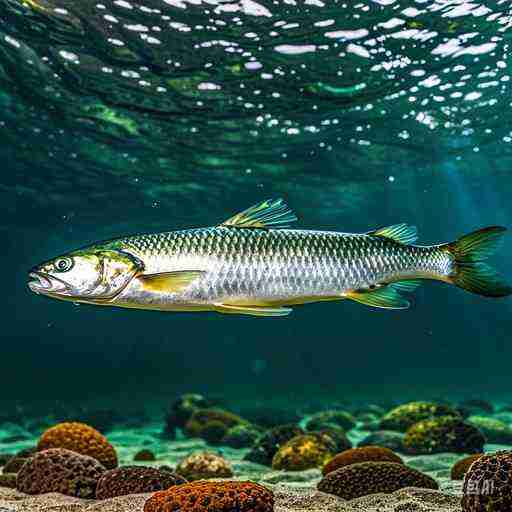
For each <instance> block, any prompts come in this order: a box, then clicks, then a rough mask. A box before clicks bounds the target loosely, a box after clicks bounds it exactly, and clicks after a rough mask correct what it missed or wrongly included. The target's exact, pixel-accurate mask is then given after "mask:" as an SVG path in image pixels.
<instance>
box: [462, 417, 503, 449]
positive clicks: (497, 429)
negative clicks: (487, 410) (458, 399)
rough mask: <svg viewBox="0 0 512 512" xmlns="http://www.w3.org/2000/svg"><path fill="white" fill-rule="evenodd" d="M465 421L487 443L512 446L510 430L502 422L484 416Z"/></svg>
mask: <svg viewBox="0 0 512 512" xmlns="http://www.w3.org/2000/svg"><path fill="white" fill-rule="evenodd" d="M466 421H467V422H468V423H469V424H471V425H473V426H475V427H476V428H478V430H480V432H482V434H483V435H484V436H485V439H486V441H487V442H488V443H496V444H512V428H511V427H509V426H508V425H507V424H506V423H504V422H503V421H500V420H498V419H495V418H489V417H486V416H470V417H469V418H468V419H467V420H466Z"/></svg>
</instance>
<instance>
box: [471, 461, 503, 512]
mask: <svg viewBox="0 0 512 512" xmlns="http://www.w3.org/2000/svg"><path fill="white" fill-rule="evenodd" d="M462 510H463V511H464V512H510V511H511V510H512V452H510V451H507V452H497V453H494V454H489V455H482V456H481V457H480V458H479V459H478V460H476V461H474V462H473V464H471V467H470V468H469V470H468V472H467V473H466V476H465V478H464V487H463V497H462Z"/></svg>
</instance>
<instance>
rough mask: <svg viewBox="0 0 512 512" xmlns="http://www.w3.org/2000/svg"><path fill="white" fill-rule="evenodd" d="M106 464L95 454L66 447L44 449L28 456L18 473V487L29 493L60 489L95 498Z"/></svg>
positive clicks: (63, 491)
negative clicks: (87, 453) (78, 451)
mask: <svg viewBox="0 0 512 512" xmlns="http://www.w3.org/2000/svg"><path fill="white" fill-rule="evenodd" d="M104 471H105V468H104V467H103V466H102V465H101V464H100V463H99V462H98V461H97V460H96V459H94V458H93V457H89V456H86V455H80V454H78V453H75V452H72V451H70V450H66V449H64V448H50V449H48V450H43V451H41V452H39V453H38V454H36V455H34V457H32V458H31V459H28V461H27V463H26V464H24V465H23V467H22V468H21V470H20V471H19V473H18V477H17V489H18V490H19V491H21V492H24V493H27V494H43V493H48V492H60V493H62V494H66V495H68V496H76V497H80V498H94V496H95V490H96V484H97V482H98V479H99V478H100V476H101V474H102V473H103V472H104Z"/></svg>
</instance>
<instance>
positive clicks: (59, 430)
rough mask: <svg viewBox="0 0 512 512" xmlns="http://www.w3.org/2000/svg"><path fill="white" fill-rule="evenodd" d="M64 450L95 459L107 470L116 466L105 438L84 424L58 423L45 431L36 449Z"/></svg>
mask: <svg viewBox="0 0 512 512" xmlns="http://www.w3.org/2000/svg"><path fill="white" fill-rule="evenodd" d="M48 448H66V449H67V450H72V451H74V452H76V453H80V454H81V455H88V456H90V457H93V458H95V459H96V460H98V461H99V462H101V463H102V464H103V466H105V467H106V468H107V469H112V468H115V467H116V466H117V454H116V451H115V450H114V447H113V446H112V445H111V444H110V443H109V442H108V441H107V438H106V437H105V436H104V435H102V434H100V433H99V432H98V431H97V430H96V429H94V428H92V427H90V426H89V425H86V424H85V423H72V422H71V423H68V422H64V423H59V424H58V425H55V426H54V427H51V428H49V429H48V430H46V431H45V432H44V433H43V435H42V436H41V438H40V439H39V443H38V445H37V449H38V450H39V451H41V450H47V449H48Z"/></svg>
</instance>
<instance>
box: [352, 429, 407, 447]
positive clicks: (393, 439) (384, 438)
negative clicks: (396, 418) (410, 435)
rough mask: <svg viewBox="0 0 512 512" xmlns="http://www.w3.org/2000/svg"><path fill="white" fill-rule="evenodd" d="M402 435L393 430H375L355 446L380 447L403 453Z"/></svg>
mask: <svg viewBox="0 0 512 512" xmlns="http://www.w3.org/2000/svg"><path fill="white" fill-rule="evenodd" d="M403 439H404V434H402V433H401V432H395V431H394V430H377V431H376V432H372V433H371V434H369V435H367V436H366V437H365V438H364V439H363V440H362V441H360V442H359V444H358V445H357V446H382V447H383V448H389V449H390V450H394V451H398V452H400V451H403V449H404V447H403Z"/></svg>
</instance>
